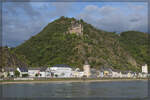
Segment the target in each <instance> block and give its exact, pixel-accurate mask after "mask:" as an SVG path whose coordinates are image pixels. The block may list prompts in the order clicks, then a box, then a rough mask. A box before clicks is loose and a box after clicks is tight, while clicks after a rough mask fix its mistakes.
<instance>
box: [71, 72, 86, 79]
mask: <svg viewBox="0 0 150 100" xmlns="http://www.w3.org/2000/svg"><path fill="white" fill-rule="evenodd" d="M83 75H84V72H81V71H72V77H74V78H81V77H83Z"/></svg>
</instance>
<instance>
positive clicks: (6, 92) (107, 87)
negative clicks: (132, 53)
mask: <svg viewBox="0 0 150 100" xmlns="http://www.w3.org/2000/svg"><path fill="white" fill-rule="evenodd" d="M0 86H2V95H3V97H29V98H32V97H146V96H147V94H148V93H147V91H148V89H147V88H148V84H147V81H122V82H91V83H90V82H83V83H80V82H73V83H71V82H67V83H58V82H56V83H40V84H39V83H38V84H5V85H0Z"/></svg>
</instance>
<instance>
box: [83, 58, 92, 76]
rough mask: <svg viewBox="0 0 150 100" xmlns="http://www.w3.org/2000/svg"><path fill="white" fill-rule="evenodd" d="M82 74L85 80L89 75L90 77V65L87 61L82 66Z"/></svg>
mask: <svg viewBox="0 0 150 100" xmlns="http://www.w3.org/2000/svg"><path fill="white" fill-rule="evenodd" d="M83 72H84V76H86V77H87V78H88V77H90V75H91V69H90V65H89V64H88V62H87V61H86V62H85V64H84V65H83Z"/></svg>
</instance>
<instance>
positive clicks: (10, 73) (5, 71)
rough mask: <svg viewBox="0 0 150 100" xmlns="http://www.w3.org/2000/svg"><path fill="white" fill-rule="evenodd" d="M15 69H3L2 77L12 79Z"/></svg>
mask: <svg viewBox="0 0 150 100" xmlns="http://www.w3.org/2000/svg"><path fill="white" fill-rule="evenodd" d="M14 72H15V68H12V67H4V69H3V75H4V77H14V76H15V73H14Z"/></svg>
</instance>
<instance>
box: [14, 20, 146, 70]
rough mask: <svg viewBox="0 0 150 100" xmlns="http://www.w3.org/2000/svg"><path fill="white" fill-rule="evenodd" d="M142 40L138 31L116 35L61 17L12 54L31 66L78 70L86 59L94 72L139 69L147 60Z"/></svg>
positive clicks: (144, 44)
mask: <svg viewBox="0 0 150 100" xmlns="http://www.w3.org/2000/svg"><path fill="white" fill-rule="evenodd" d="M146 38H147V35H146V34H145V33H141V32H134V31H128V32H123V33H121V34H120V35H118V34H116V33H113V32H106V31H102V30H99V29H96V28H94V27H93V26H92V25H90V24H87V23H85V22H84V21H83V20H76V19H74V18H66V17H61V18H59V19H57V20H55V21H53V22H51V23H49V24H48V25H47V26H46V27H45V28H44V29H43V30H42V31H41V32H40V33H38V34H37V35H35V36H32V37H31V38H30V39H29V40H27V41H25V42H24V43H23V44H21V45H19V46H17V47H16V48H15V49H13V52H15V53H16V54H18V55H24V56H25V58H26V59H27V60H28V62H27V63H28V64H29V66H33V67H38V66H47V65H49V66H52V65H55V64H68V65H70V66H73V67H79V68H82V66H83V64H84V61H85V60H88V62H89V64H90V65H91V66H92V67H94V68H97V69H99V68H100V67H111V68H115V69H121V70H139V69H140V66H141V65H142V64H144V63H146V59H147V56H146V52H147V51H146V50H147V48H146V43H147V42H146ZM29 61H30V62H29Z"/></svg>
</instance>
